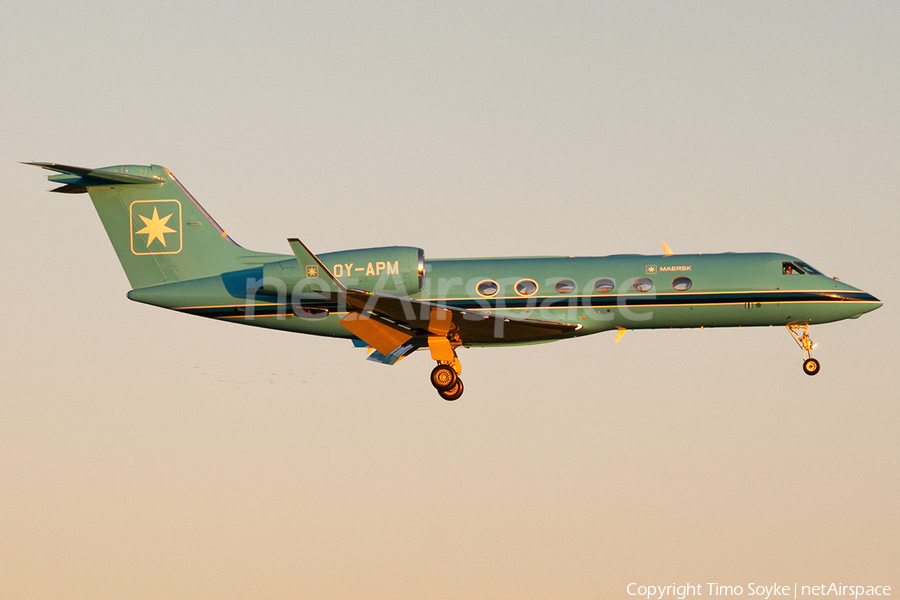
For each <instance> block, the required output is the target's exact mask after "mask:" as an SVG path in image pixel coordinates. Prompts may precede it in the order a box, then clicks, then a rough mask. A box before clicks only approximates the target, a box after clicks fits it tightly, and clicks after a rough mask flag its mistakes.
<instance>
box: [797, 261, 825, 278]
mask: <svg viewBox="0 0 900 600" xmlns="http://www.w3.org/2000/svg"><path fill="white" fill-rule="evenodd" d="M794 264H795V265H797V266H798V267H800V268H801V269H803V270H804V271H806V272H807V273H809V274H810V275H821V274H822V272H821V271H818V270H816V269H813V268H812V267H811V266H809V263H805V262H803V261H802V260H798V261H796V262H794Z"/></svg>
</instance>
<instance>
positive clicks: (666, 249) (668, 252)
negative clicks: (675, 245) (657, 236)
mask: <svg viewBox="0 0 900 600" xmlns="http://www.w3.org/2000/svg"><path fill="white" fill-rule="evenodd" d="M662 247H663V254H665V255H666V256H672V255H673V254H675V253H674V252H672V249H671V248H669V246H668V245H667V244H666V243H665V242H663V243H662Z"/></svg>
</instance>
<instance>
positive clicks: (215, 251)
mask: <svg viewBox="0 0 900 600" xmlns="http://www.w3.org/2000/svg"><path fill="white" fill-rule="evenodd" d="M24 164H29V165H33V166H36V167H40V168H42V169H47V170H50V171H56V172H57V173H58V174H57V175H51V176H50V177H49V178H48V179H49V180H50V181H52V182H54V183H59V184H62V185H61V187H58V188H56V189H54V190H51V191H53V192H57V193H63V194H81V193H85V192H86V193H88V194H90V197H91V200H92V201H93V204H94V208H95V209H96V210H97V214H98V215H99V216H100V220H101V221H102V222H103V226H104V228H105V229H106V233H107V235H108V236H109V239H110V241H111V242H112V245H113V248H114V249H115V251H116V254H117V255H118V257H119V262H120V263H122V268H123V269H124V270H125V274H126V276H127V277H128V281H129V283H130V284H131V286H132V287H133V288H140V287H145V286H148V285H156V284H160V283H171V282H175V281H183V280H186V279H196V278H198V277H208V276H211V275H218V274H220V273H223V272H226V271H230V270H235V269H239V268H242V265H241V263H240V262H239V261H238V258H239V257H245V256H247V255H248V254H253V253H252V252H249V251H247V250H245V249H243V248H241V247H240V246H238V245H237V244H236V243H235V242H234V240H232V239H231V238H230V237H229V236H228V234H226V233H225V231H224V230H223V229H222V228H221V227H220V226H219V224H218V223H216V222H215V221H214V220H213V218H212V217H211V216H210V215H209V213H207V212H206V211H205V210H204V209H203V207H202V206H200V204H199V203H198V202H197V201H196V200H195V199H194V197H193V196H191V195H190V193H188V191H187V190H186V189H185V188H184V187H183V186H182V185H181V184H180V183H179V182H178V180H177V179H175V176H174V175H172V173H171V172H170V171H169V170H168V169H166V168H165V167H160V166H158V165H152V166H142V165H119V166H114V167H104V168H102V169H86V168H82V167H72V166H68V165H60V164H56V163H41V162H31V163H24Z"/></svg>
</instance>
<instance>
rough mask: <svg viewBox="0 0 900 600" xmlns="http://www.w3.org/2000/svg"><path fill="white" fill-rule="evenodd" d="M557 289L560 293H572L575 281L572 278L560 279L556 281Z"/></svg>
mask: <svg viewBox="0 0 900 600" xmlns="http://www.w3.org/2000/svg"><path fill="white" fill-rule="evenodd" d="M556 291H557V292H559V293H560V294H571V293H572V292H574V291H575V282H574V281H572V280H571V279H560V280H559V281H557V282H556Z"/></svg>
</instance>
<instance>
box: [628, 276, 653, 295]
mask: <svg viewBox="0 0 900 600" xmlns="http://www.w3.org/2000/svg"><path fill="white" fill-rule="evenodd" d="M631 285H632V287H634V289H635V290H637V291H639V292H649V291H650V290H652V289H653V282H652V281H650V280H649V279H647V278H646V277H638V278H637V279H635V280H634V283H633V284H631Z"/></svg>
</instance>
